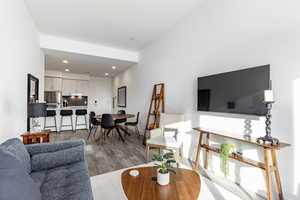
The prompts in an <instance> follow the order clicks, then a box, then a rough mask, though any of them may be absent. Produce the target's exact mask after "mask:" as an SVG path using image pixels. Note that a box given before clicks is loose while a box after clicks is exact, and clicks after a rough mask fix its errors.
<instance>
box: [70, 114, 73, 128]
mask: <svg viewBox="0 0 300 200" xmlns="http://www.w3.org/2000/svg"><path fill="white" fill-rule="evenodd" d="M70 120H71V126H72V131H73V132H74V127H73V117H72V116H70Z"/></svg>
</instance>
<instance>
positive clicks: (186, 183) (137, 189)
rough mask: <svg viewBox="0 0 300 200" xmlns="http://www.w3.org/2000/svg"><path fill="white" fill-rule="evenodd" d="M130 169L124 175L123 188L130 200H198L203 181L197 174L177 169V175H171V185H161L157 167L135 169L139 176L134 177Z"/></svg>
mask: <svg viewBox="0 0 300 200" xmlns="http://www.w3.org/2000/svg"><path fill="white" fill-rule="evenodd" d="M131 170H134V169H128V170H126V171H124V172H123V173H122V186H123V190H124V192H125V194H126V196H127V198H128V200H197V199H198V196H199V193H200V188H201V180H200V176H199V175H198V173H197V172H195V171H192V170H188V169H180V168H175V169H174V170H175V171H176V174H171V177H170V184H169V185H166V186H161V185H159V184H158V183H157V182H156V181H155V180H153V177H156V176H157V174H156V170H157V168H156V167H143V168H135V170H138V171H139V173H140V174H139V175H138V176H136V177H133V176H131V175H130V174H129V172H130V171H131Z"/></svg>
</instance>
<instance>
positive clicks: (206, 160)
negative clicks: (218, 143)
mask: <svg viewBox="0 0 300 200" xmlns="http://www.w3.org/2000/svg"><path fill="white" fill-rule="evenodd" d="M209 138H210V134H209V133H206V145H207V146H209ZM208 156H209V150H208V149H206V153H205V165H204V168H205V169H207V168H208Z"/></svg>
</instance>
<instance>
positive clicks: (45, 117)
mask: <svg viewBox="0 0 300 200" xmlns="http://www.w3.org/2000/svg"><path fill="white" fill-rule="evenodd" d="M46 119H47V118H46V117H44V129H45V128H46Z"/></svg>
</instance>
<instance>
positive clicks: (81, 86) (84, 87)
mask: <svg viewBox="0 0 300 200" xmlns="http://www.w3.org/2000/svg"><path fill="white" fill-rule="evenodd" d="M88 89H89V82H88V81H83V80H78V81H77V88H76V93H79V94H82V95H83V96H87V94H88Z"/></svg>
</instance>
